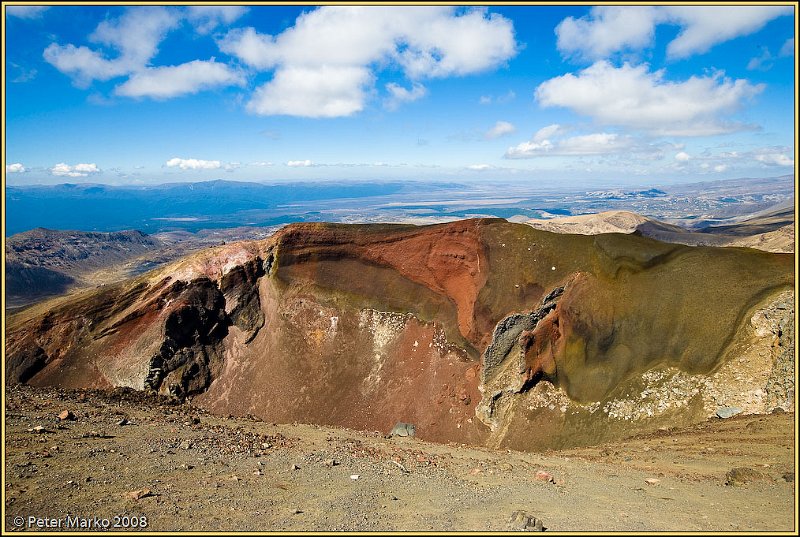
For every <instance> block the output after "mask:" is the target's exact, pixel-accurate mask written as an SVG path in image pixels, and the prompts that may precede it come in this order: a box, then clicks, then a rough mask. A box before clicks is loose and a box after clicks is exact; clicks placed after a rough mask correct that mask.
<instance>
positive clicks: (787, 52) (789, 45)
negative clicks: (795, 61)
mask: <svg viewBox="0 0 800 537" xmlns="http://www.w3.org/2000/svg"><path fill="white" fill-rule="evenodd" d="M778 54H779V55H780V56H782V57H786V56H794V37H790V38H789V39H787V40H786V41H785V42H784V43H783V46H782V47H781V50H780V52H779V53H778Z"/></svg>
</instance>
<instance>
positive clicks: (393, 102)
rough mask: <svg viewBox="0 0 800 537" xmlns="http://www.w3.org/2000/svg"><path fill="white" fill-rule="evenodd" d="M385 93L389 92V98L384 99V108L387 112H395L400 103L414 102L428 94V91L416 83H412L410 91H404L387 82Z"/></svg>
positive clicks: (397, 85) (398, 86)
mask: <svg viewBox="0 0 800 537" xmlns="http://www.w3.org/2000/svg"><path fill="white" fill-rule="evenodd" d="M386 91H388V92H389V98H388V99H386V101H385V103H384V106H385V107H386V108H387V109H389V110H397V108H398V107H399V106H400V105H401V104H402V103H409V102H412V101H416V100H417V99H421V98H422V97H425V95H427V94H428V90H427V89H425V86H423V85H422V84H420V83H418V82H414V84H412V86H411V89H406V88H404V87H403V86H400V85H399V84H395V83H394V82H389V83H388V84H386Z"/></svg>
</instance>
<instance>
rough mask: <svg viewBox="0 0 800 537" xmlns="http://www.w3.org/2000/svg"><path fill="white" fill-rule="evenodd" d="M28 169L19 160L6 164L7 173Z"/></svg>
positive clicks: (22, 171) (23, 171)
mask: <svg viewBox="0 0 800 537" xmlns="http://www.w3.org/2000/svg"><path fill="white" fill-rule="evenodd" d="M26 171H27V170H26V169H25V166H23V165H22V164H21V163H19V162H15V163H14V164H6V173H25V172H26Z"/></svg>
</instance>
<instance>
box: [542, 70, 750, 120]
mask: <svg viewBox="0 0 800 537" xmlns="http://www.w3.org/2000/svg"><path fill="white" fill-rule="evenodd" d="M763 89H764V85H763V84H757V85H753V84H751V83H750V82H748V81H747V80H742V79H739V80H731V79H730V78H727V77H725V76H724V73H721V72H717V73H714V74H713V75H710V76H701V77H698V76H692V77H691V78H689V79H688V80H686V81H683V82H669V81H666V80H664V71H663V70H660V71H656V72H649V70H648V67H647V65H639V66H636V67H634V66H631V65H629V64H628V63H625V64H623V65H622V66H621V67H614V66H612V65H611V64H610V63H609V62H606V61H600V62H597V63H595V64H594V65H592V66H590V67H588V68H586V69H584V70H582V71H580V72H579V73H577V74H572V73H568V74H566V75H563V76H559V77H556V78H552V79H550V80H548V81H546V82H544V83H542V84H541V85H539V87H537V88H536V92H535V96H536V99H537V100H538V101H539V103H540V104H541V105H542V106H543V107H546V108H547V107H563V108H569V109H571V110H573V111H575V112H576V113H578V114H581V115H584V116H589V117H591V118H593V119H594V120H595V121H597V122H598V123H601V124H603V125H616V126H621V127H628V128H633V129H639V130H642V131H647V132H649V133H651V134H658V135H666V136H709V135H714V134H722V133H729V132H735V131H739V130H743V129H746V128H749V127H748V126H745V125H741V124H737V123H730V122H725V121H723V120H722V119H721V117H720V116H722V115H723V114H726V113H730V112H733V111H735V110H737V109H738V108H739V107H740V106H741V105H742V103H743V102H744V101H745V100H747V99H750V98H752V97H753V96H755V95H757V94H758V93H760V92H761V91H763Z"/></svg>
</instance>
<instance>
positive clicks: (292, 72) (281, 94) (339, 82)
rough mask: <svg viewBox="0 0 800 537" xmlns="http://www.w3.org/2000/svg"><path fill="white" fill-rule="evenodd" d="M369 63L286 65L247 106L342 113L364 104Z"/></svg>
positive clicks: (304, 113) (262, 111)
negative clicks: (350, 64) (351, 64)
mask: <svg viewBox="0 0 800 537" xmlns="http://www.w3.org/2000/svg"><path fill="white" fill-rule="evenodd" d="M371 81H372V74H371V73H370V71H369V69H367V68H366V67H350V66H327V65H326V66H322V67H319V68H308V67H287V68H284V69H280V70H278V71H276V72H275V76H274V77H273V78H272V80H271V81H270V82H267V83H266V84H264V85H263V86H261V87H259V88H258V89H256V91H255V92H254V93H253V97H252V99H251V100H250V102H249V103H247V110H248V111H249V112H253V113H255V114H259V115H289V116H301V117H340V116H349V115H352V114H354V113H356V112H360V111H361V110H362V109H363V108H364V100H365V97H364V87H365V86H366V85H367V84H368V83H369V82H371Z"/></svg>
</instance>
